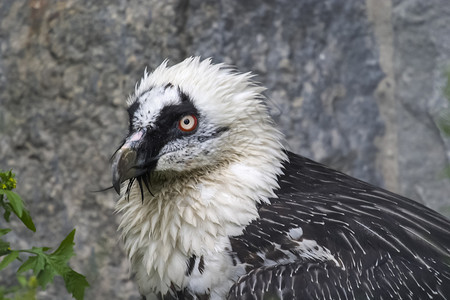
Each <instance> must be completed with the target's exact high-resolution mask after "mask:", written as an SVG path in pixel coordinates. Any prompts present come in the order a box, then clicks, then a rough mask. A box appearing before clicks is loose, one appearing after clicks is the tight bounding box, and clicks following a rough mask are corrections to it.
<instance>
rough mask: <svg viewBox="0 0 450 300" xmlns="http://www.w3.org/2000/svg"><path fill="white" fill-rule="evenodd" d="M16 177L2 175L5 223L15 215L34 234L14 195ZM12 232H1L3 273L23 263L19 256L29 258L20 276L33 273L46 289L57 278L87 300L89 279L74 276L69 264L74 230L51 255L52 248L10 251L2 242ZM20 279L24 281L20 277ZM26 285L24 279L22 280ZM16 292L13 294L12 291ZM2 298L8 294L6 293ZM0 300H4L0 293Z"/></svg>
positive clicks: (0, 190)
mask: <svg viewBox="0 0 450 300" xmlns="http://www.w3.org/2000/svg"><path fill="white" fill-rule="evenodd" d="M14 177H15V174H14V173H12V172H11V171H9V172H1V171H0V207H2V208H3V210H4V214H3V217H4V219H5V220H6V221H7V222H9V221H10V217H11V214H14V215H16V216H17V217H18V218H19V219H20V220H21V221H22V223H23V224H24V225H25V226H26V227H27V228H28V229H30V230H31V231H33V232H36V227H35V225H34V223H33V220H32V219H31V216H30V213H29V211H28V210H27V209H26V208H25V205H24V203H23V201H22V199H21V198H20V196H19V195H18V194H17V193H15V192H13V191H12V189H14V188H16V180H15V178H14ZM10 231H11V229H10V228H0V258H1V257H3V259H2V260H1V261H0V271H1V270H3V269H4V268H6V267H7V266H8V265H9V264H10V263H12V262H13V261H15V260H19V261H21V262H22V261H23V260H22V258H21V257H20V254H23V255H27V256H28V259H27V260H26V261H25V262H23V263H22V265H21V266H20V267H19V269H18V270H17V273H18V274H22V273H23V272H25V271H28V270H32V271H33V274H34V277H32V279H33V280H34V278H35V280H36V284H37V285H39V286H40V287H41V288H43V289H45V288H46V287H47V285H48V284H49V283H51V282H53V278H54V277H55V276H57V275H58V276H61V277H62V278H63V279H64V283H65V286H66V289H67V291H68V292H69V293H71V294H72V296H73V297H74V298H75V299H77V300H82V299H84V291H85V289H86V288H87V287H88V286H89V284H88V282H87V280H86V278H85V277H84V276H83V275H81V274H80V273H77V272H75V271H74V270H73V269H72V268H71V267H70V266H69V265H68V262H69V260H70V258H71V257H72V256H74V255H75V253H74V250H73V246H74V245H75V244H74V242H73V240H74V237H75V229H74V230H72V231H71V232H70V233H69V234H68V235H67V237H66V238H65V239H64V240H63V241H62V242H61V243H60V244H59V247H58V248H57V249H56V250H55V251H53V252H51V253H49V251H50V250H51V248H49V247H32V248H31V249H17V250H13V249H11V245H10V243H9V242H7V241H5V240H3V239H2V237H3V236H4V235H6V234H7V233H8V232H10ZM19 278H21V277H19ZM22 281H23V279H22ZM21 284H22V285H24V284H25V283H24V282H21ZM12 292H13V291H12ZM3 294H6V293H5V292H3ZM0 299H6V298H3V296H2V292H1V291H0Z"/></svg>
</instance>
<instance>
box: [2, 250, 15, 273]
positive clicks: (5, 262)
mask: <svg viewBox="0 0 450 300" xmlns="http://www.w3.org/2000/svg"><path fill="white" fill-rule="evenodd" d="M18 256H19V251H11V253H9V254H8V255H7V256H5V258H4V259H3V260H2V261H1V262H0V270H2V269H4V268H6V267H7V266H8V265H9V264H10V263H11V262H13V261H14V260H15V259H16V258H17V257H18Z"/></svg>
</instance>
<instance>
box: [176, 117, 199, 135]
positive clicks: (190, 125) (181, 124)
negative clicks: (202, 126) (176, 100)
mask: <svg viewBox="0 0 450 300" xmlns="http://www.w3.org/2000/svg"><path fill="white" fill-rule="evenodd" d="M197 124H198V121H197V117H196V116H194V115H186V116H184V117H182V118H181V119H180V121H178V128H179V129H180V130H181V131H184V132H189V131H192V130H194V129H195V128H197Z"/></svg>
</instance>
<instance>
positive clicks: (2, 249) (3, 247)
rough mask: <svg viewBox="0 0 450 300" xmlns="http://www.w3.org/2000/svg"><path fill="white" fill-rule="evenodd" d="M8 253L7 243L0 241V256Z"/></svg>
mask: <svg viewBox="0 0 450 300" xmlns="http://www.w3.org/2000/svg"><path fill="white" fill-rule="evenodd" d="M9 251H10V250H9V243H8V242H5V241H4V240H0V256H3V255H6V254H8V253H9Z"/></svg>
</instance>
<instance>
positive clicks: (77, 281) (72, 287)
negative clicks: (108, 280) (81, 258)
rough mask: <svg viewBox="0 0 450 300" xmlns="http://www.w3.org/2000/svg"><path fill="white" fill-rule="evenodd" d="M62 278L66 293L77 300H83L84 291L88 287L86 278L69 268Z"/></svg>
mask: <svg viewBox="0 0 450 300" xmlns="http://www.w3.org/2000/svg"><path fill="white" fill-rule="evenodd" d="M63 278H64V284H65V285H66V289H67V291H68V292H69V293H71V294H72V295H73V297H74V298H75V299H77V300H82V299H84V290H85V289H86V288H87V287H89V283H88V282H87V280H86V277H84V276H83V275H81V274H80V273H77V272H75V271H74V270H72V269H70V268H69V271H68V272H66V273H65V274H64V276H63Z"/></svg>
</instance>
